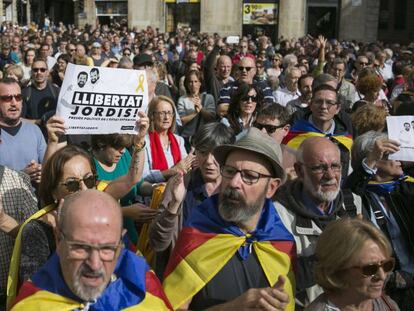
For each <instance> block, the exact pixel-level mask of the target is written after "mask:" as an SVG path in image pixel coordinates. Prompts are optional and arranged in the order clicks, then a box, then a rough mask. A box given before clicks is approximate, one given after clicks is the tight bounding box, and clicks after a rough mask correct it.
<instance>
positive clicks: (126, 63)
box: [118, 56, 134, 69]
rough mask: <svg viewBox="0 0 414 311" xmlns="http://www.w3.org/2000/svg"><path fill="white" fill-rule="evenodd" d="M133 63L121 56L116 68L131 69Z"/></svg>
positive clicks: (126, 57)
mask: <svg viewBox="0 0 414 311" xmlns="http://www.w3.org/2000/svg"><path fill="white" fill-rule="evenodd" d="M133 67H134V63H133V62H132V60H131V59H130V58H129V57H128V56H122V57H121V59H120V60H119V63H118V68H124V69H133Z"/></svg>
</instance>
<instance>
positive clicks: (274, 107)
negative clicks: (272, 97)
mask: <svg viewBox="0 0 414 311" xmlns="http://www.w3.org/2000/svg"><path fill="white" fill-rule="evenodd" d="M259 117H267V118H270V119H278V120H279V122H280V124H290V122H291V116H290V114H289V110H288V109H287V108H286V107H283V106H282V105H279V104H267V105H265V106H264V107H263V108H262V109H260V110H259V112H258V113H257V117H256V119H258V118H259Z"/></svg>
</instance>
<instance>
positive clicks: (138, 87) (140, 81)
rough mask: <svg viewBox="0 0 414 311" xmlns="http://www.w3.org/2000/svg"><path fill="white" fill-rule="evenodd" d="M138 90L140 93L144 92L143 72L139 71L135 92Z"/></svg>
mask: <svg viewBox="0 0 414 311" xmlns="http://www.w3.org/2000/svg"><path fill="white" fill-rule="evenodd" d="M140 91H141V92H142V93H143V92H144V74H143V73H141V74H140V75H139V77H138V86H137V88H136V90H135V92H137V93H138V92H140Z"/></svg>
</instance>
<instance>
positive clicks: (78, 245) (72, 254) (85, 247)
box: [60, 232, 122, 262]
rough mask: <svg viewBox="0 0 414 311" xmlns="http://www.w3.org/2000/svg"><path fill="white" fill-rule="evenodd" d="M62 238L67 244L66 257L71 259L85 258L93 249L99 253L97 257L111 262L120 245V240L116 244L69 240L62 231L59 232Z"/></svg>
mask: <svg viewBox="0 0 414 311" xmlns="http://www.w3.org/2000/svg"><path fill="white" fill-rule="evenodd" d="M60 235H61V237H62V239H63V240H64V241H65V243H66V245H68V246H69V252H68V258H69V259H73V260H85V259H88V258H89V257H90V256H91V253H92V251H93V250H96V251H97V252H98V253H99V258H101V260H102V261H108V262H111V261H113V260H114V259H115V256H116V253H117V251H118V250H119V248H120V246H121V245H122V244H121V242H118V243H117V244H106V245H93V244H87V243H82V242H76V241H69V240H67V238H66V237H65V234H64V233H63V232H60Z"/></svg>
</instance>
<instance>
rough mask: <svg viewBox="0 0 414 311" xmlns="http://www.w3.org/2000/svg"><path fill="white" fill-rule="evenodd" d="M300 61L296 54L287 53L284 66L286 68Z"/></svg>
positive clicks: (283, 62)
mask: <svg viewBox="0 0 414 311" xmlns="http://www.w3.org/2000/svg"><path fill="white" fill-rule="evenodd" d="M297 62H298V58H297V56H296V55H295V54H286V55H285V57H283V60H282V67H283V68H284V69H286V68H288V67H291V66H293V65H295V64H296V63H297Z"/></svg>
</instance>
